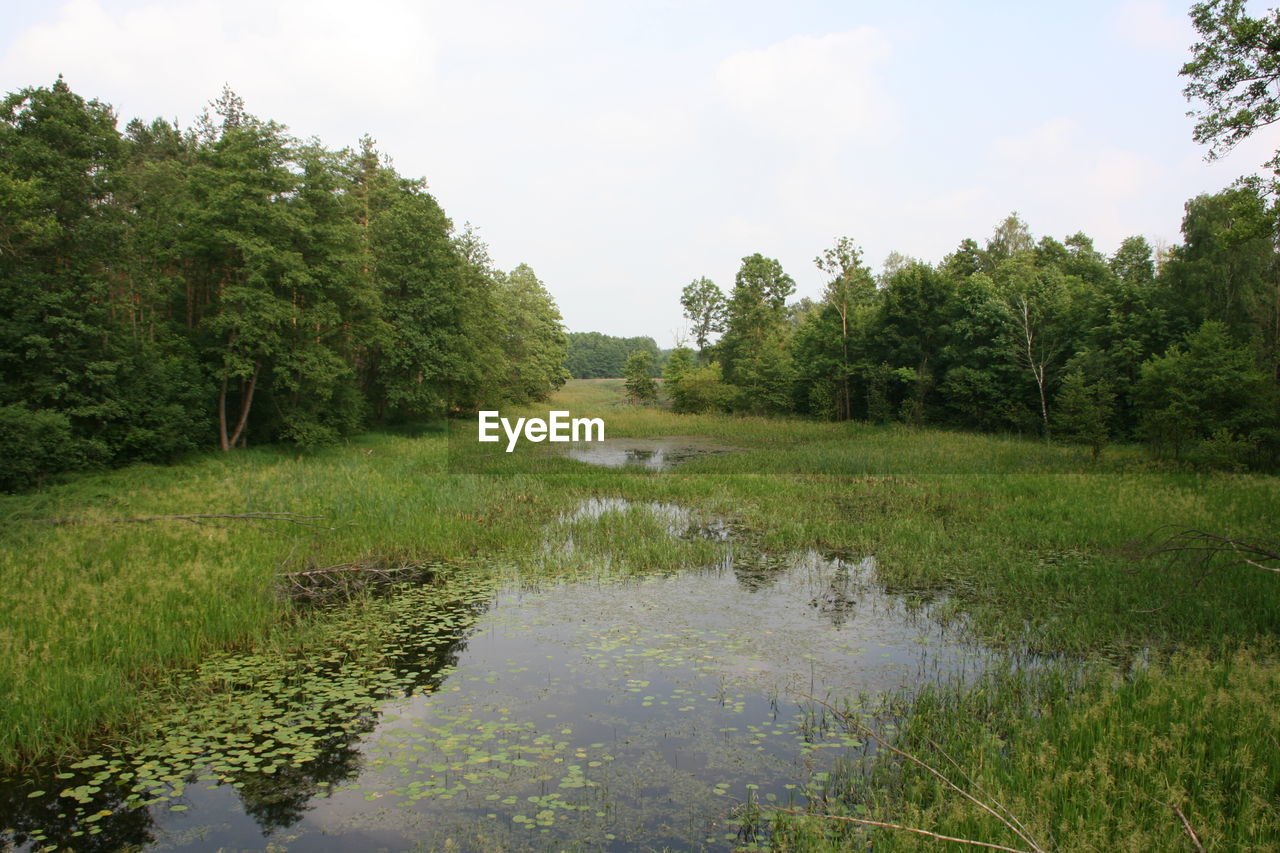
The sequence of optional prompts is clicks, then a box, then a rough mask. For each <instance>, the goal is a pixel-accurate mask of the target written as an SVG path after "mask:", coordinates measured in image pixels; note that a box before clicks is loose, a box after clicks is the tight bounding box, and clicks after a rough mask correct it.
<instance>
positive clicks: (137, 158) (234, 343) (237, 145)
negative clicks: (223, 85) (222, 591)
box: [0, 78, 567, 489]
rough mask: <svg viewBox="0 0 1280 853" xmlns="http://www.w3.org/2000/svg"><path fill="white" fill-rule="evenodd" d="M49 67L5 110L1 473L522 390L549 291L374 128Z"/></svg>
mask: <svg viewBox="0 0 1280 853" xmlns="http://www.w3.org/2000/svg"><path fill="white" fill-rule="evenodd" d="M116 125H117V121H116V116H115V115H114V113H113V111H112V109H111V107H110V106H108V105H107V104H104V103H101V102H99V101H97V100H86V99H85V98H83V97H81V96H80V95H77V94H76V93H74V92H72V91H71V89H70V87H69V86H68V85H67V84H66V82H65V81H63V80H62V78H59V79H58V80H57V81H56V82H55V83H54V84H53V85H52V86H49V87H33V88H27V89H24V90H22V91H19V92H15V93H12V94H10V95H8V96H7V97H6V98H5V100H4V101H3V109H2V110H0V202H2V203H3V207H4V209H5V211H6V216H5V218H4V221H3V223H0V452H3V455H4V457H5V460H6V462H5V464H4V466H3V469H2V470H0V488H8V489H12V488H21V487H24V486H27V485H30V484H32V483H35V482H38V481H40V480H41V479H42V478H44V477H46V476H48V475H50V474H53V473H56V472H58V471H62V470H68V469H75V468H86V467H98V466H103V465H118V464H125V463H128V462H134V461H165V460H168V459H172V458H173V457H174V456H176V455H177V454H179V453H182V452H184V451H188V450H194V449H197V448H207V447H221V448H222V449H224V450H225V449H229V448H232V447H235V446H238V445H244V444H245V443H247V442H249V441H253V442H255V443H266V442H275V441H286V442H294V443H297V444H300V445H317V444H325V443H330V442H332V441H334V440H335V439H337V438H338V437H340V436H343V435H348V434H351V433H353V432H356V431H359V430H361V429H365V428H368V427H369V426H375V425H382V424H389V423H394V422H397V421H414V420H416V421H421V420H424V419H428V418H434V417H439V416H441V415H444V414H446V413H448V412H449V411H453V410H459V409H464V410H473V409H475V408H476V407H478V406H479V405H482V404H498V403H502V402H517V403H519V402H528V401H531V400H534V399H539V398H542V397H544V396H546V394H548V393H549V392H550V391H552V390H553V389H555V388H557V387H559V385H560V384H561V383H562V382H563V381H564V379H565V378H566V376H567V374H566V373H565V371H564V368H563V363H564V357H565V348H566V338H565V334H564V330H563V324H562V322H561V318H560V313H559V310H558V309H557V307H556V305H555V302H554V300H553V299H552V298H551V296H550V294H549V293H548V292H547V290H546V288H545V287H544V286H543V284H542V282H541V281H539V280H538V277H537V276H536V275H535V273H534V272H533V270H532V269H531V268H530V267H528V266H527V265H523V264H522V265H520V266H517V267H516V268H515V269H514V270H511V271H510V272H504V271H501V270H498V269H495V268H494V266H493V263H492V261H491V260H490V258H489V255H488V251H487V248H486V246H485V244H484V243H483V242H482V241H481V240H480V239H479V237H478V236H477V234H476V232H475V231H474V230H473V229H472V228H470V227H467V228H464V229H462V230H461V231H458V230H456V229H454V227H453V224H452V223H451V221H450V220H449V218H448V216H447V215H446V214H445V212H444V211H443V210H442V209H441V207H440V205H439V204H438V203H437V201H436V200H435V198H433V197H432V195H431V194H430V193H429V192H428V191H427V187H426V184H425V182H424V181H422V180H417V179H411V178H406V177H404V176H401V175H399V174H397V173H396V171H395V170H394V168H392V166H391V164H390V161H389V160H388V159H386V158H385V157H384V156H383V155H381V154H380V153H379V152H378V151H377V149H376V148H375V146H374V143H373V141H372V140H371V139H370V138H369V137H367V136H366V137H365V138H363V139H362V140H361V142H360V144H359V146H358V147H357V148H355V149H342V150H336V151H335V150H330V149H327V148H325V147H323V146H322V145H320V144H319V143H318V142H316V141H314V140H313V141H302V140H298V139H295V138H293V137H291V136H290V135H289V134H288V133H287V131H286V129H285V127H284V126H282V125H280V124H278V123H276V122H273V121H269V120H264V119H260V118H257V117H255V116H253V115H251V114H250V113H249V112H247V111H246V109H245V105H244V103H243V102H242V101H241V100H240V98H238V97H237V96H236V95H235V94H234V93H232V92H231V91H229V90H224V92H223V94H222V96H221V98H219V99H218V100H217V101H216V102H215V103H214V104H212V105H211V109H209V110H207V111H206V112H205V113H204V115H203V116H202V117H201V118H200V120H199V121H197V122H196V124H195V125H194V126H193V127H190V128H186V129H183V128H180V127H178V126H177V125H176V123H173V122H168V121H165V120H163V119H157V120H155V121H152V122H150V123H146V122H143V121H141V120H138V119H134V120H131V121H129V122H128V123H127V125H126V126H125V129H124V131H123V132H120V131H119V130H118V129H117V126H116Z"/></svg>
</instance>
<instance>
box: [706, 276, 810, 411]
mask: <svg viewBox="0 0 1280 853" xmlns="http://www.w3.org/2000/svg"><path fill="white" fill-rule="evenodd" d="M795 288H796V283H795V281H794V280H792V278H791V276H789V275H787V274H786V273H785V272H783V270H782V265H781V264H780V263H778V262H777V261H776V260H774V259H773V258H766V257H764V256H763V255H760V254H755V255H751V256H749V257H745V258H743V259H742V266H741V267H740V268H739V270H738V275H737V278H736V279H735V281H734V285H733V294H732V295H731V296H730V298H729V307H728V320H727V322H726V328H725V334H724V339H723V340H721V341H720V346H719V349H720V352H721V357H722V363H723V366H724V374H725V379H726V380H727V381H728V382H729V384H731V385H734V386H737V388H738V389H739V393H738V405H739V407H741V408H743V409H747V410H751V411H758V412H763V411H774V412H776V411H785V410H786V409H788V408H790V406H791V383H792V381H793V379H794V373H793V370H792V365H791V355H790V352H789V349H788V347H789V343H790V342H789V339H788V337H789V326H788V323H787V297H788V296H790V295H791V294H792V293H794V292H795Z"/></svg>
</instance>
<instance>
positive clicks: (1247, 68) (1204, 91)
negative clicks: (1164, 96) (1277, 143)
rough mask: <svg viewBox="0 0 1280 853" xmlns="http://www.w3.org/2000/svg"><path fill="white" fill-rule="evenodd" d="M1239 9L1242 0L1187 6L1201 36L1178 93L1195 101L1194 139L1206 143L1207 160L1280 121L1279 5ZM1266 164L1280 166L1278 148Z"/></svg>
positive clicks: (1223, 0)
mask: <svg viewBox="0 0 1280 853" xmlns="http://www.w3.org/2000/svg"><path fill="white" fill-rule="evenodd" d="M1244 8H1245V2H1244V0H1208V2H1203V3H1197V4H1195V5H1194V6H1192V7H1191V23H1192V25H1193V26H1194V27H1195V29H1196V32H1197V33H1198V34H1199V36H1200V41H1198V42H1196V44H1195V45H1193V46H1192V48H1191V52H1192V58H1191V60H1190V61H1189V62H1187V63H1186V64H1185V65H1183V66H1182V71H1181V72H1180V73H1181V75H1182V76H1183V77H1187V78H1189V81H1190V82H1188V83H1187V85H1186V88H1184V89H1183V94H1184V95H1185V96H1186V98H1187V100H1189V101H1192V102H1199V103H1200V106H1199V107H1198V108H1196V109H1193V110H1191V111H1190V112H1189V113H1188V115H1190V116H1192V117H1194V118H1195V119H1196V125H1195V131H1194V136H1195V140H1196V142H1199V143H1201V144H1203V145H1208V146H1209V153H1208V155H1206V156H1207V157H1208V159H1210V160H1216V159H1217V158H1219V157H1221V156H1223V155H1224V154H1226V153H1227V152H1229V151H1231V149H1232V148H1234V147H1235V146H1236V145H1237V144H1238V143H1240V142H1241V141H1243V140H1245V139H1247V138H1248V137H1249V136H1251V135H1252V134H1253V132H1254V131H1255V130H1257V129H1259V128H1262V127H1267V126H1269V125H1272V124H1275V123H1276V122H1277V121H1280V96H1278V95H1277V84H1280V10H1276V9H1272V10H1269V11H1268V12H1267V13H1266V15H1265V16H1264V17H1260V18H1251V17H1249V16H1248V15H1246V14H1245V13H1244ZM1267 165H1268V166H1269V167H1270V168H1271V169H1272V170H1273V171H1274V170H1280V152H1278V153H1277V155H1276V156H1274V157H1272V159H1271V160H1270V161H1268V163H1267Z"/></svg>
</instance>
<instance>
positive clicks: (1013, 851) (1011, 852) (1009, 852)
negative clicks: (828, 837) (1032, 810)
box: [769, 806, 1040, 853]
mask: <svg viewBox="0 0 1280 853" xmlns="http://www.w3.org/2000/svg"><path fill="white" fill-rule="evenodd" d="M769 808H772V809H773V810H774V811H779V812H786V813H787V814H793V815H801V816H810V817H820V818H823V819H825V820H839V821H845V822H846V823H856V824H859V825H861V826H875V827H879V828H880V829H897V830H901V831H902V832H914V833H915V834H916V835H924V836H927V837H928V838H934V839H937V840H938V841H954V842H956V843H957V844H968V845H970V846H972V847H984V848H986V849H988V850H1003V851H1005V852H1006V853H1033V851H1028V850H1022V849H1020V848H1018V847H1005V846H1004V845H1003V844H992V843H990V842H987V841H974V840H973V839H971V838H956V837H955V836H952V835H942V834H940V833H937V832H930V831H929V830H927V829H920V828H919V827H916V826H903V825H902V824H900V823H886V822H885V821H882V820H871V819H870V818H865V817H849V816H848V815H837V814H819V815H814V814H813V813H812V812H804V811H800V810H799V809H789V808H784V807H783V806H770V807H769ZM1035 849H1036V850H1039V849H1040V848H1038V847H1037V848H1035Z"/></svg>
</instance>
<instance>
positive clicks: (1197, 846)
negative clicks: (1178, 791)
mask: <svg viewBox="0 0 1280 853" xmlns="http://www.w3.org/2000/svg"><path fill="white" fill-rule="evenodd" d="M1169 808H1171V809H1173V812H1174V814H1176V815H1177V816H1178V820H1180V821H1182V828H1183V829H1185V830H1186V831H1187V837H1188V838H1190V839H1191V846H1192V848H1193V849H1194V850H1195V851H1196V853H1205V849H1204V845H1203V844H1201V843H1200V836H1198V835H1196V831H1195V830H1194V829H1192V828H1191V821H1189V820H1187V816H1186V815H1184V814H1183V813H1182V809H1180V808H1178V805H1177V803H1169Z"/></svg>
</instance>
